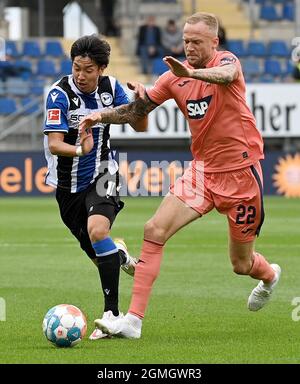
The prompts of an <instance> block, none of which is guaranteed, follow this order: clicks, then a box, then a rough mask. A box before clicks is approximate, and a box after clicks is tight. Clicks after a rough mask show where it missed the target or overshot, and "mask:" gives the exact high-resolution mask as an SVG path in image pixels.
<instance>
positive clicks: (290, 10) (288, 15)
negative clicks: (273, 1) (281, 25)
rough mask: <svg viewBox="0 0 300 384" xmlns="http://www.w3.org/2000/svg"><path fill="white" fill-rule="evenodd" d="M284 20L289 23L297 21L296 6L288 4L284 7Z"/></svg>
mask: <svg viewBox="0 0 300 384" xmlns="http://www.w3.org/2000/svg"><path fill="white" fill-rule="evenodd" d="M282 18H283V19H284V20H289V21H294V20H295V4H293V3H286V4H284V5H283V10H282Z"/></svg>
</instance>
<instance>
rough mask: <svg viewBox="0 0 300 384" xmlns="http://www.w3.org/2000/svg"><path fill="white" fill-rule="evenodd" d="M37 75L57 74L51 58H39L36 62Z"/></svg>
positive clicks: (52, 75) (51, 75)
mask: <svg viewBox="0 0 300 384" xmlns="http://www.w3.org/2000/svg"><path fill="white" fill-rule="evenodd" d="M36 73H37V75H38V76H50V77H54V76H56V75H57V71H56V69H55V65H54V62H53V61H52V60H40V61H38V63H37V72H36Z"/></svg>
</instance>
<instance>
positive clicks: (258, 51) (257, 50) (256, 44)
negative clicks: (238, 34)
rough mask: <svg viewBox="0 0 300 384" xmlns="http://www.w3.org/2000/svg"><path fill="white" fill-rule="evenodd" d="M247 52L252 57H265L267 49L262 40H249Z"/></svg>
mask: <svg viewBox="0 0 300 384" xmlns="http://www.w3.org/2000/svg"><path fill="white" fill-rule="evenodd" d="M247 54H248V55H249V56H254V57H265V56H267V49H266V47H265V44H264V43H263V42H262V41H256V40H250V41H249V43H248V49H247Z"/></svg>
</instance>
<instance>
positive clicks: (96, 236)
mask: <svg viewBox="0 0 300 384" xmlns="http://www.w3.org/2000/svg"><path fill="white" fill-rule="evenodd" d="M107 236H109V231H108V230H107V229H105V228H99V227H91V228H89V237H90V239H91V242H92V243H95V242H96V241H100V240H103V239H105V238H106V237H107Z"/></svg>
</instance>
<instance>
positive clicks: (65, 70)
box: [59, 59, 72, 76]
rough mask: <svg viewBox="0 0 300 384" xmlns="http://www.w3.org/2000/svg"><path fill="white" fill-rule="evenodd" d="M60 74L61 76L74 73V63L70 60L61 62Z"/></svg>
mask: <svg viewBox="0 0 300 384" xmlns="http://www.w3.org/2000/svg"><path fill="white" fill-rule="evenodd" d="M59 73H60V75H61V76H66V75H69V74H70V73H72V61H71V60H70V59H65V60H61V62H60V70H59Z"/></svg>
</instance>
